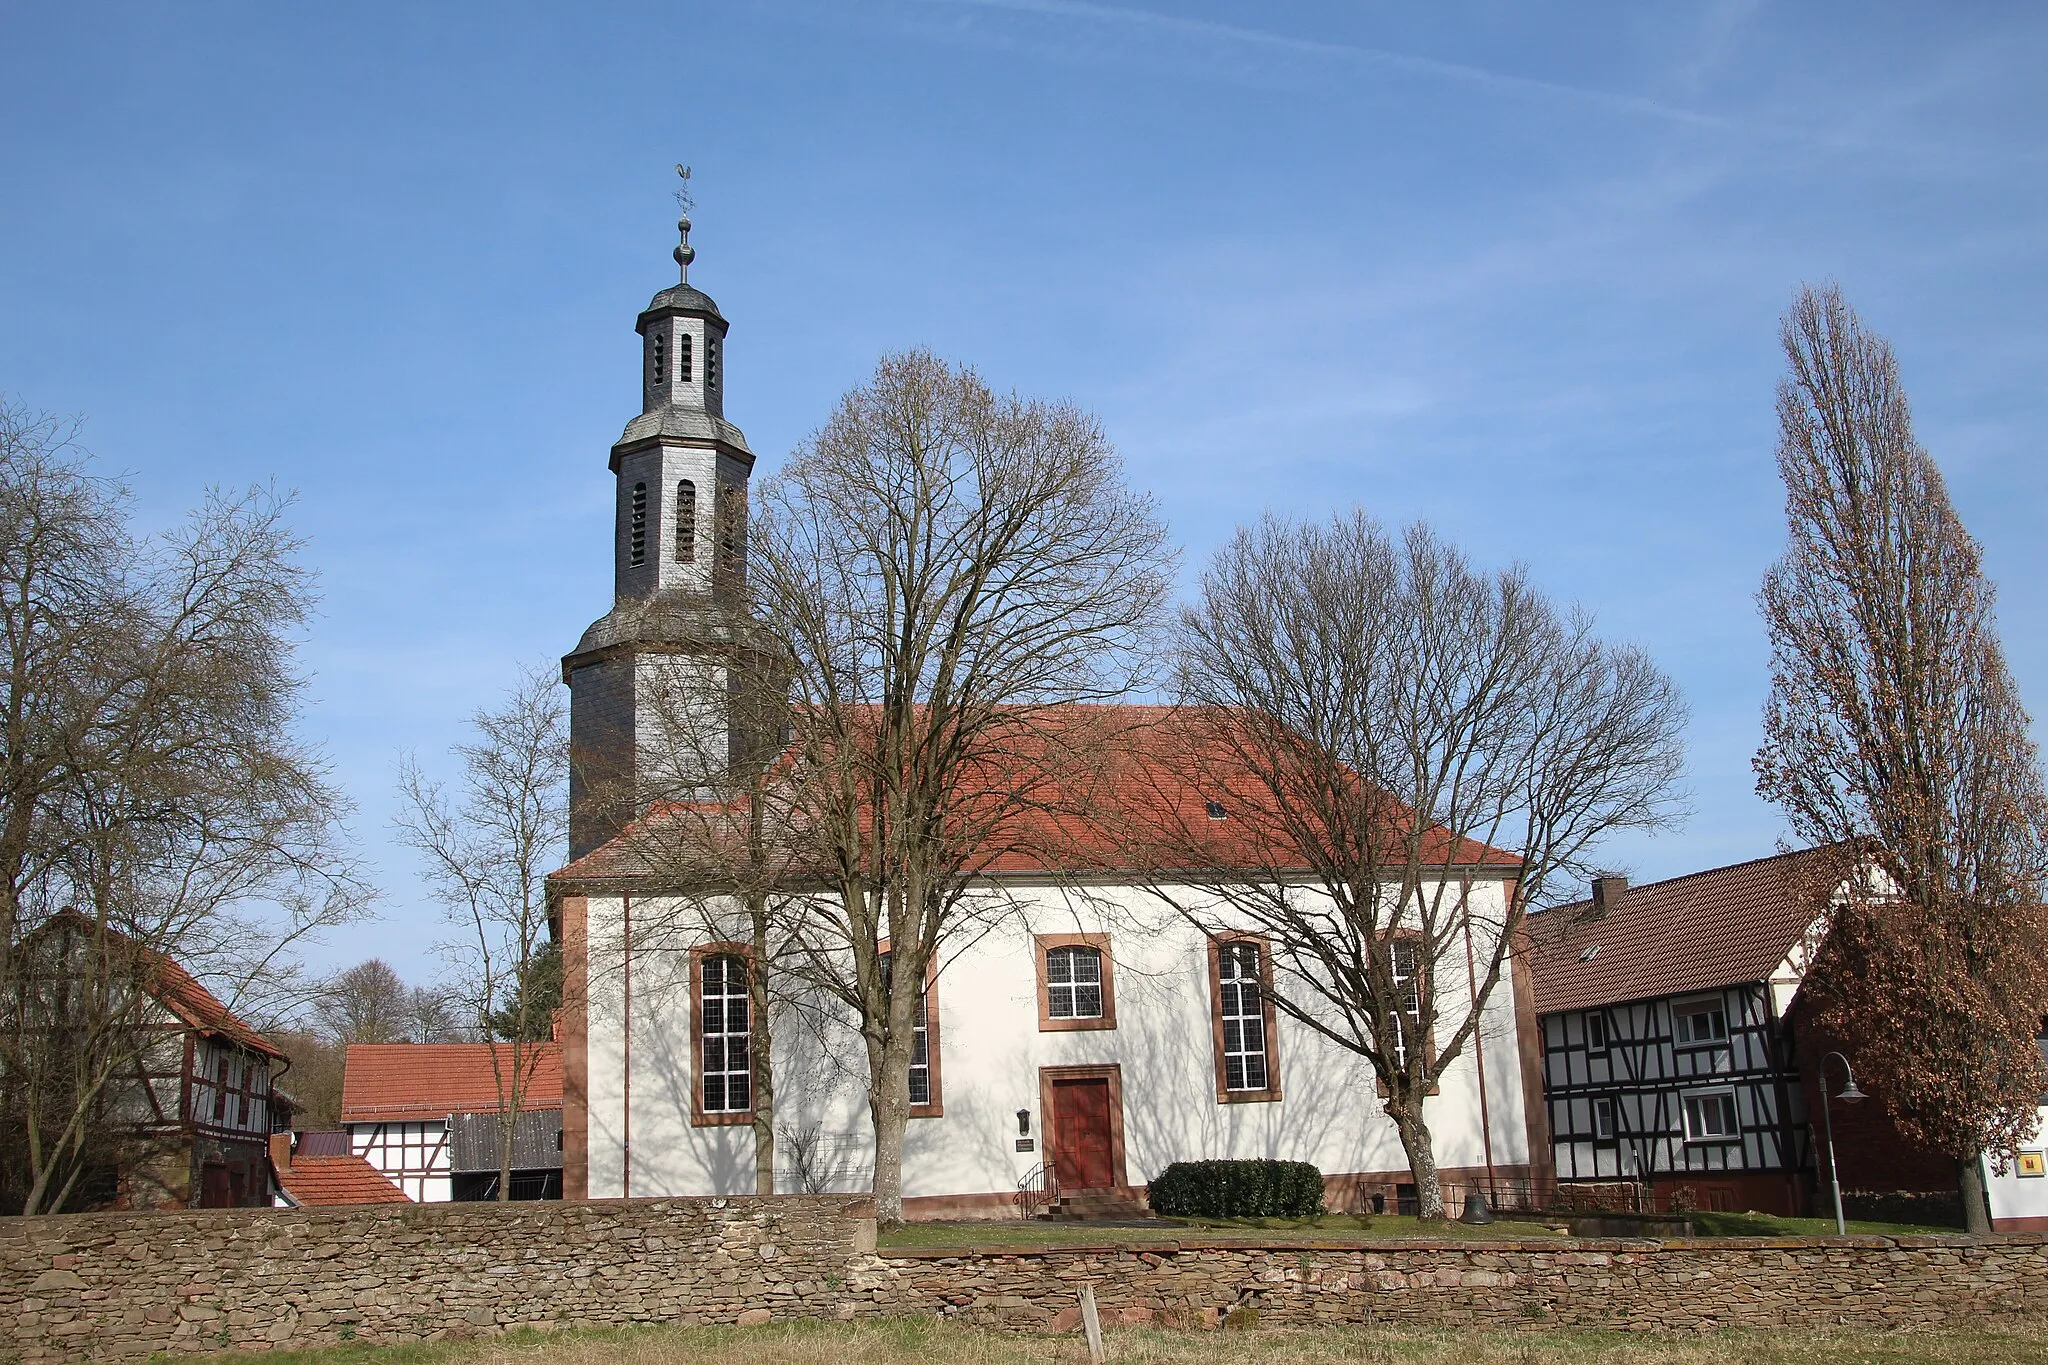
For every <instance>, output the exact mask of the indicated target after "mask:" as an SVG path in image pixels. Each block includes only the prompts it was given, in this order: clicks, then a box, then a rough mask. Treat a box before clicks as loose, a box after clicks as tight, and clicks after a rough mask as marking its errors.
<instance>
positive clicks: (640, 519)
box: [627, 483, 647, 564]
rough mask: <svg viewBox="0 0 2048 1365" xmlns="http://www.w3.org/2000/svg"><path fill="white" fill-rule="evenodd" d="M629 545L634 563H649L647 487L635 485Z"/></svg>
mask: <svg viewBox="0 0 2048 1365" xmlns="http://www.w3.org/2000/svg"><path fill="white" fill-rule="evenodd" d="M627 532H628V543H629V545H630V546H631V552H632V562H633V563H634V564H645V563H646V562H647V485H646V484H644V483H636V484H634V485H633V509H632V513H631V516H630V518H629V519H628V523H627Z"/></svg>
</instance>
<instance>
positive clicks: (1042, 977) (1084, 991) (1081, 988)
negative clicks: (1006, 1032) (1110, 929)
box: [1035, 934, 1116, 1033]
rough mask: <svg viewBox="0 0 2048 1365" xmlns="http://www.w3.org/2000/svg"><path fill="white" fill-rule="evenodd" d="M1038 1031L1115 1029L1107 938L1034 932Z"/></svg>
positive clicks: (1100, 935) (1114, 991)
mask: <svg viewBox="0 0 2048 1365" xmlns="http://www.w3.org/2000/svg"><path fill="white" fill-rule="evenodd" d="M1035 946H1036V950H1037V953H1038V1027H1039V1031H1040V1032H1047V1033H1056V1032H1061V1031H1064V1030H1068V1029H1111V1028H1115V1027H1116V982H1115V978H1114V974H1113V973H1114V969H1113V966H1112V964H1111V962H1110V957H1109V936H1108V935H1107V934H1040V935H1039V936H1038V937H1037V939H1036V940H1035Z"/></svg>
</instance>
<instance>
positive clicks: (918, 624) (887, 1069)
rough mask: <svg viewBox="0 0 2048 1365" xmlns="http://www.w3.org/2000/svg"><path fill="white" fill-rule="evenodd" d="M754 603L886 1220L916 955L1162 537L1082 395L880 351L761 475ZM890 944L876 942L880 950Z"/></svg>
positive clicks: (1100, 684)
mask: <svg viewBox="0 0 2048 1365" xmlns="http://www.w3.org/2000/svg"><path fill="white" fill-rule="evenodd" d="M760 507H761V515H760V517H759V519H758V521H757V524H756V534H755V536H754V538H753V562H752V565H751V575H752V577H751V583H752V601H753V603H754V606H755V610H756V611H757V613H758V619H759V620H760V622H761V624H762V626H763V627H764V628H765V629H766V630H767V632H768V633H769V635H770V636H771V637H772V638H773V639H774V640H775V642H776V645H777V648H778V651H779V653H780V654H781V656H782V657H783V659H784V660H785V661H786V666H787V668H788V671H789V676H790V695H791V701H792V705H791V708H790V712H789V715H790V726H791V730H792V733H793V736H794V739H793V744H792V747H791V766H790V769H789V776H788V778H787V780H786V781H783V782H781V783H778V784H775V785H774V787H773V790H774V791H775V792H776V793H778V799H780V800H782V801H783V802H784V803H785V805H786V809H785V810H784V811H783V812H782V813H781V814H780V816H779V817H778V821H777V824H776V828H778V829H779V830H781V831H783V834H782V837H784V838H786V839H788V840H789V841H790V843H791V848H790V853H789V856H790V860H791V862H792V864H793V865H801V866H803V867H804V868H805V869H806V871H807V872H808V873H809V874H810V875H811V876H813V877H815V878H817V879H818V880H820V881H822V883H823V884H824V885H825V886H826V887H827V888H828V890H827V893H826V894H824V895H821V896H815V897H813V898H812V899H811V901H810V903H809V904H808V905H807V907H806V934H805V937H806V944H807V958H808V970H809V971H810V972H811V974H812V976H813V979H814V980H815V981H816V982H817V983H818V984H819V986H820V987H821V988H822V989H825V990H827V991H829V992H831V993H832V994H833V995H834V996H836V998H837V999H839V1000H840V1001H841V1002H843V1004H844V1006H845V1007H846V1008H847V1009H848V1010H850V1011H851V1013H852V1014H853V1016H854V1018H855V1019H857V1020H858V1025H859V1031H860V1036H861V1040H862V1044H863V1047H864V1050H865V1053H866V1058H867V1069H868V1091H869V1094H868V1108H869V1116H870V1120H871V1124H872V1127H873V1131H874V1141H875V1174H874V1196H875V1204H876V1210H877V1216H878V1217H879V1218H880V1219H881V1220H882V1221H884V1222H888V1223H893V1222H896V1221H898V1220H900V1219H901V1217H902V1207H903V1203H902V1200H903V1194H902V1156H903V1133H904V1125H905V1122H906V1120H907V1118H908V1117H909V1111H910V1099H909V1084H910V1081H909V1075H910V1063H911V1056H912V1049H913V1044H914V1029H913V1019H914V1015H915V1011H916V1010H917V1008H918V1005H919V1003H920V998H921V996H922V993H923V991H924V988H925V985H924V983H925V981H926V979H927V973H928V970H929V969H931V968H932V967H933V966H934V965H935V964H936V963H937V962H938V960H939V957H940V955H941V953H942V952H943V951H944V950H945V949H946V948H947V946H948V945H949V944H952V943H955V942H957V940H958V936H959V935H960V934H961V933H962V932H963V926H965V925H968V924H970V923H971V922H972V921H973V920H974V917H975V916H976V915H977V914H979V913H983V912H984V911H985V909H986V906H985V898H984V899H976V898H973V897H970V896H969V891H970V888H971V886H972V884H973V882H974V879H975V878H976V876H977V874H978V873H979V872H981V871H982V870H983V869H984V868H985V867H987V866H988V865H989V863H990V862H991V861H992V860H993V859H994V858H995V857H997V856H999V854H1000V851H1001V847H1002V846H1003V845H1004V844H1005V842H1006V839H1007V838H1008V837H1009V836H1008V835H1007V833H1006V831H1008V830H1010V829H1012V828H1013V827H1014V826H1015V824H1016V822H1017V820H1018V817H1019V816H1020V815H1021V814H1022V813H1024V812H1026V811H1028V810H1029V809H1031V807H1032V805H1033V802H1034V800H1035V798H1036V795H1037V793H1038V792H1039V791H1040V790H1042V784H1041V782H1040V781H1039V780H1038V779H1037V778H1036V777H1034V773H1038V772H1043V771H1044V770H1046V769H1048V768H1054V767H1057V766H1059V765H1060V764H1061V763H1062V762H1063V761H1065V759H1066V756H1067V754H1068V752H1069V748H1070V737H1071V736H1072V734H1073V727H1071V726H1068V727H1059V726H1047V725H1045V724H1043V723H1042V722H1043V720H1044V719H1045V717H1046V714H1047V712H1048V710H1049V709H1050V708H1057V707H1061V706H1063V705H1066V704H1068V703H1074V702H1083V701H1094V700H1107V699H1111V698H1116V697H1121V696H1124V695H1126V694H1127V693H1128V692H1129V691H1130V689H1131V688H1132V687H1133V686H1134V684H1135V683H1136V681H1137V680H1138V679H1139V677H1140V676H1141V672H1142V669H1143V667H1144V665H1145V662H1146V655H1147V651H1146V650H1145V648H1144V645H1145V643H1146V642H1145V639H1144V635H1145V632H1146V630H1147V628H1148V627H1149V626H1150V625H1151V624H1152V623H1153V621H1154V620H1155V617H1156V615H1157V613H1158V612H1159V610H1160V608H1161V606H1162V604H1163V603H1164V601H1165V598H1166V594H1167V591H1168V571H1169V567H1170V562H1171V554H1170V551H1169V549H1168V547H1167V543H1166V535H1165V531H1164V529H1163V527H1162V526H1161V524H1160V521H1159V519H1158V517H1157V515H1156V512H1155V510H1154V508H1153V505H1152V502H1151V500H1150V499H1149V498H1146V497H1143V496H1141V495H1137V494H1134V493H1132V492H1131V491H1130V490H1129V489H1128V488H1126V487H1125V485H1124V483H1123V479H1122V467H1121V464H1120V462H1119V461H1118V459H1117V458H1116V455H1115V452H1114V451H1113V449H1112V448H1111V447H1110V445H1109V443H1108V441H1107V440H1106V439H1105V438H1104V436H1103V433H1102V430H1101V427H1100V425H1099V424H1098V423H1097V422H1096V421H1095V419H1094V418H1093V417H1091V416H1089V415H1088V414H1086V413H1084V412H1082V411H1080V410H1079V409H1077V408H1075V407H1073V406H1071V405H1067V404H1052V403H1045V402H1040V401H1035V400H1027V399H1023V398H1019V397H1015V396H1011V397H1004V396H1000V395H998V394H996V393H994V392H992V391H991V390H990V389H989V388H988V386H987V385H986V384H984V383H983V382H982V380H981V379H980V377H979V376H977V375H976V374H975V373H974V372H973V371H971V370H966V369H956V368H953V367H952V366H950V365H948V364H946V363H945V362H943V361H941V360H939V359H937V358H936V357H934V356H932V355H931V354H929V353H927V352H911V353H907V354H902V355H895V356H890V357H887V358H885V359H884V360H883V361H882V362H881V364H880V365H879V366H878V367H877V369H876V371H875V374H874V377H873V378H872V379H871V380H869V381H868V382H867V383H866V384H864V385H862V386H861V387H860V388H858V389H856V390H854V391H853V392H851V393H849V394H848V395H847V396H846V397H845V398H844V399H843V400H842V401H841V403H840V405H839V407H838V409H837V410H836V411H835V412H834V413H833V415H832V418H831V420H830V421H829V422H827V423H826V425H825V426H824V427H823V428H822V429H821V430H819V431H818V432H816V433H815V434H813V435H812V436H811V437H810V438H809V439H808V440H806V441H805V443H804V444H803V445H802V447H800V448H799V449H798V450H797V452H796V453H795V455H794V456H793V458H792V459H791V460H790V462H789V464H788V465H787V467H786V468H785V469H784V470H783V471H782V472H781V474H780V475H779V476H778V477H776V478H775V479H774V480H772V481H771V482H770V483H768V485H767V486H766V487H765V488H764V490H763V492H762V496H761V499H760ZM884 944H886V945H887V956H886V957H885V955H884V946H883V945H884Z"/></svg>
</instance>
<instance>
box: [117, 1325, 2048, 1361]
mask: <svg viewBox="0 0 2048 1365" xmlns="http://www.w3.org/2000/svg"><path fill="white" fill-rule="evenodd" d="M1108 1346H1109V1358H1110V1360H1112V1361H1114V1362H1117V1365H1183V1363H1185V1365H1193V1363H1194V1362H1199V1361H1232V1362H1238V1361H1243V1360H1246V1359H1256V1360H1258V1361H1259V1362H1261V1365H1265V1363H1266V1362H1272V1363H1273V1365H1322V1362H1337V1361H1350V1362H1358V1361H1369V1362H1375V1363H1376V1365H1410V1363H1411V1362H1412V1365H1580V1362H1585V1363H1586V1365H1724V1362H1728V1361H1742V1362H1752V1363H1753V1365H1838V1363H1839V1365H1851V1362H1855V1365H2021V1363H2022V1362H2026V1363H2027V1365H2038V1362H2040V1361H2042V1360H2044V1359H2048V1329H2044V1328H2043V1327H2041V1326H2040V1325H2038V1324H2036V1325H2032V1326H2027V1327H2013V1328H2010V1329H2005V1330H1996V1329H1993V1330H1986V1329H1984V1328H1982V1327H1978V1328H1975V1329H1972V1330H1958V1331H1953V1332H1941V1333H1905V1332H1901V1333H1854V1334H1851V1333H1828V1334H1815V1335H1806V1334H1800V1333H1786V1332H1730V1333H1715V1334H1710V1335H1699V1334H1693V1335H1688V1336H1684V1337H1671V1338H1662V1337H1656V1336H1645V1335H1643V1334H1640V1333H1622V1332H1515V1333H1507V1332H1421V1331H1411V1332H1390V1331H1381V1330H1377V1329H1368V1328H1354V1329H1324V1330H1317V1331H1305V1332H1291V1331H1260V1332H1256V1333H1254V1334H1250V1335H1247V1334H1243V1333H1238V1332H1210V1333H1197V1332H1166V1331H1154V1330H1150V1329H1145V1330H1138V1329H1122V1330H1116V1331H1112V1332H1110V1333H1109V1334H1108ZM1087 1358H1088V1352H1087V1349H1086V1347H1084V1346H1083V1345H1082V1343H1081V1341H1080V1339H1079V1337H1078V1336H1074V1335H1069V1336H1064V1337H1039V1336H1006V1335H1002V1334H999V1333H995V1332H983V1331H978V1330H975V1329H973V1328H967V1327H958V1326H953V1325H950V1324H947V1323H941V1322H935V1321H932V1320H930V1319H902V1320H898V1321H893V1322H879V1323H858V1324H831V1323H810V1322H805V1323H788V1324H782V1323H775V1324H770V1325H768V1326H765V1327H684V1328H665V1327H649V1328H640V1329H634V1330H626V1329H610V1330H602V1331H590V1332H560V1333H534V1332H518V1333H513V1334H510V1335H508V1336H503V1337H497V1338H493V1339H490V1340H488V1341H483V1342H447V1343H433V1344H429V1345H422V1346H384V1347H377V1346H341V1347H335V1348H332V1349H329V1350H319V1351H279V1352H271V1353H265V1354H260V1355H257V1354H237V1355H236V1356H235V1358H234V1359H235V1365H736V1363H738V1362H743V1363H744V1365H910V1362H918V1365H925V1362H935V1361H937V1362H964V1365H1066V1363H1067V1362H1082V1361H1086V1360H1087ZM155 1359H156V1360H157V1361H163V1360H164V1359H165V1358H164V1357H162V1356H158V1357H156V1358H155ZM192 1359H194V1360H209V1359H210V1360H213V1361H218V1360H219V1359H220V1358H219V1357H210V1358H209V1357H194V1358H192Z"/></svg>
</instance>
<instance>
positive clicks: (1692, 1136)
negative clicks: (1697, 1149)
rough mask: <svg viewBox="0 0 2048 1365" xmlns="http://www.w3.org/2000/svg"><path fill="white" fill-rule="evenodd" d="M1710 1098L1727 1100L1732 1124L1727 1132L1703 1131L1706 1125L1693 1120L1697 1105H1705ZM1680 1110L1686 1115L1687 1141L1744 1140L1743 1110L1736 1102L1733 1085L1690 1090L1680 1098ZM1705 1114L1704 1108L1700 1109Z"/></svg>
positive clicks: (1728, 1114) (1729, 1118) (1727, 1111)
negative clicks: (1702, 1128) (1701, 1129)
mask: <svg viewBox="0 0 2048 1365" xmlns="http://www.w3.org/2000/svg"><path fill="white" fill-rule="evenodd" d="M1709 1100H1717V1101H1725V1102H1726V1103H1727V1106H1728V1107H1727V1110H1726V1113H1727V1116H1728V1121H1729V1124H1730V1125H1731V1126H1730V1127H1729V1129H1728V1131H1727V1132H1725V1133H1709V1132H1701V1131H1700V1128H1701V1127H1704V1125H1695V1124H1694V1122H1693V1119H1694V1115H1695V1111H1694V1106H1695V1105H1702V1106H1703V1105H1704V1104H1705V1103H1706V1102H1707V1101H1709ZM1678 1107H1679V1111H1680V1112H1681V1113H1682V1114H1683V1115H1684V1116H1685V1140H1686V1141H1687V1142H1739V1141H1741V1140H1742V1110H1741V1108H1740V1106H1738V1105H1737V1104H1736V1102H1735V1090H1734V1088H1733V1087H1732V1086H1721V1087H1718V1088H1716V1089H1713V1090H1689V1091H1687V1092H1686V1093H1685V1094H1684V1095H1682V1096H1681V1097H1680V1098H1679V1106H1678ZM1700 1112H1701V1113H1702V1115H1703V1114H1704V1109H1702V1110H1701V1111H1700Z"/></svg>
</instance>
